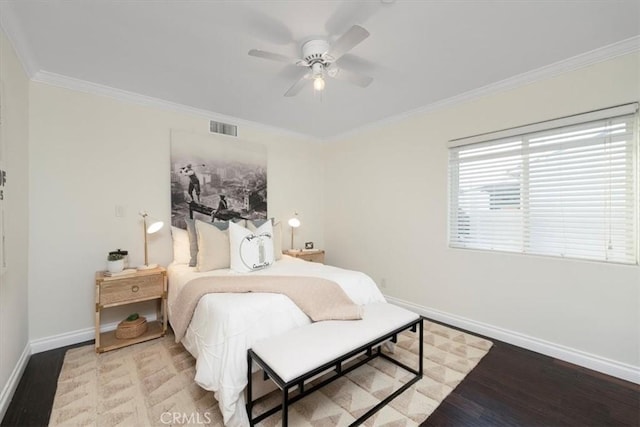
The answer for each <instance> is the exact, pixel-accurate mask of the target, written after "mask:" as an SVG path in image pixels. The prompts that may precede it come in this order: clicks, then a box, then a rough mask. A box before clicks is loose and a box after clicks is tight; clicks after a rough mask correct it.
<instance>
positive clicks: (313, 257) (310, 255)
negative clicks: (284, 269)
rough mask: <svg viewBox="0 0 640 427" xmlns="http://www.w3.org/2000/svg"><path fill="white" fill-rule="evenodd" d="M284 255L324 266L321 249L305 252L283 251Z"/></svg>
mask: <svg viewBox="0 0 640 427" xmlns="http://www.w3.org/2000/svg"><path fill="white" fill-rule="evenodd" d="M284 253H285V254H286V255H289V256H292V257H295V258H300V259H303V260H305V261H311V262H319V263H320V264H324V251H323V250H321V249H313V250H305V251H299V250H288V251H284Z"/></svg>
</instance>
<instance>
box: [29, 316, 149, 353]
mask: <svg viewBox="0 0 640 427" xmlns="http://www.w3.org/2000/svg"><path fill="white" fill-rule="evenodd" d="M144 316H145V317H146V318H147V319H149V321H153V320H156V315H155V314H145V315H144ZM118 323H119V322H113V323H105V324H103V325H101V326H100V332H107V331H113V330H114V329H116V328H117V327H118ZM95 333H96V330H95V328H94V327H91V328H84V329H78V330H75V331H71V332H65V333H62V334H58V335H53V336H50V337H45V338H38V339H36V340H32V341H31V353H32V354H36V353H42V352H43V351H47V350H53V349H54V348H60V347H65V346H68V345H73V344H78V343H81V342H84V341H90V340H93V339H95V337H96V335H95Z"/></svg>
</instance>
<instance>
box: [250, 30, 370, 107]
mask: <svg viewBox="0 0 640 427" xmlns="http://www.w3.org/2000/svg"><path fill="white" fill-rule="evenodd" d="M367 37H369V32H368V31H367V30H365V29H364V28H362V27H361V26H359V25H354V26H352V27H351V28H350V29H349V30H348V31H347V32H346V33H344V34H343V35H342V36H341V37H340V38H338V40H336V41H335V42H334V43H333V44H329V43H328V42H327V41H326V40H322V39H314V40H309V41H307V42H306V43H304V44H303V45H302V58H291V57H289V56H285V55H281V54H279V53H273V52H266V51H264V50H258V49H251V50H250V51H249V55H251V56H255V57H258V58H264V59H271V60H273V61H279V62H285V63H288V64H292V65H297V66H299V67H307V68H308V69H309V71H308V72H307V73H306V74H305V75H303V76H302V77H301V78H300V79H299V80H298V81H297V82H295V83H294V84H293V86H291V87H290V88H289V90H287V91H286V92H285V94H284V96H295V95H297V94H298V93H299V92H300V90H302V88H303V87H304V86H305V84H306V83H307V82H309V81H310V80H313V88H314V89H315V90H317V91H321V90H323V89H324V86H325V80H324V79H325V77H326V76H329V77H332V78H334V79H338V80H344V81H346V82H349V83H352V84H355V85H356V86H360V87H367V86H369V84H371V82H372V81H373V79H372V78H371V77H369V76H365V75H363V74H360V73H356V72H353V71H348V70H345V69H344V68H341V67H338V65H337V64H336V61H338V60H339V59H340V58H341V57H342V56H343V55H344V54H345V53H347V52H349V51H350V50H351V49H353V48H354V47H356V46H357V45H358V44H359V43H360V42H362V41H363V40H364V39H366V38H367Z"/></svg>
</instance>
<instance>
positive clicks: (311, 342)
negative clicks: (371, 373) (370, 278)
mask: <svg viewBox="0 0 640 427" xmlns="http://www.w3.org/2000/svg"><path fill="white" fill-rule="evenodd" d="M363 308H364V314H363V319H362V320H330V321H323V322H315V323H312V324H310V325H306V326H303V327H301V328H297V329H293V330H291V331H289V332H286V333H284V334H282V335H278V336H275V337H271V338H268V339H265V340H262V341H259V342H257V343H255V344H254V345H253V347H252V348H251V349H250V350H249V351H248V354H247V359H248V365H249V372H248V381H249V382H248V386H247V394H248V396H247V412H248V414H249V420H250V422H251V425H253V424H254V423H257V422H259V421H261V420H263V419H264V418H266V417H268V416H270V415H272V414H274V413H276V412H277V411H279V410H280V409H281V408H282V411H283V413H282V425H283V427H284V426H286V425H287V420H288V416H287V412H288V406H289V405H290V404H292V403H294V402H295V401H297V400H299V399H301V398H302V397H304V396H306V395H307V394H309V393H311V392H313V391H314V390H316V389H318V388H320V387H322V386H324V385H326V384H328V383H329V382H331V381H333V380H335V379H337V378H338V377H340V376H342V375H344V374H345V373H347V372H350V371H351V370H353V369H355V368H357V367H359V366H361V365H363V364H364V363H367V362H368V361H370V360H371V359H373V358H375V357H378V356H381V357H383V358H385V359H387V360H389V361H391V362H392V363H394V364H396V365H398V366H400V367H402V368H404V369H406V370H408V371H409V372H411V373H413V374H415V377H414V378H413V379H412V380H411V381H409V382H408V383H406V384H404V385H403V386H402V388H400V389H398V390H396V391H395V392H394V393H393V394H391V395H390V396H389V397H387V399H385V400H383V401H382V402H380V403H379V404H378V405H377V406H375V407H374V408H372V409H371V410H370V411H369V412H367V413H366V414H364V415H363V416H362V417H361V418H359V419H358V420H357V421H356V422H355V423H354V425H355V424H359V423H361V422H362V421H364V420H365V419H366V418H368V417H369V416H371V415H372V414H373V413H375V412H376V411H377V410H379V409H380V408H382V407H383V406H384V405H386V404H387V403H388V402H389V401H391V400H392V399H393V398H395V397H396V396H397V395H399V394H400V393H402V392H403V391H404V390H406V389H407V388H409V387H410V386H411V385H412V384H413V383H415V382H416V381H418V380H419V379H420V378H422V356H423V345H422V337H423V327H422V318H421V317H420V316H419V315H418V314H416V313H413V312H411V311H409V310H406V309H404V308H402V307H398V306H395V305H392V304H388V303H374V304H369V305H366V306H364V307H363ZM407 329H411V330H413V331H414V332H415V331H416V329H419V334H420V350H419V361H418V363H417V365H418V368H417V369H414V368H411V367H408V366H406V365H404V364H403V363H401V362H399V361H397V360H395V359H393V358H391V357H390V356H389V355H387V354H385V353H382V352H381V351H380V345H381V344H382V343H383V342H384V341H387V340H389V339H391V340H392V341H394V342H395V338H396V336H397V334H398V333H400V332H402V331H404V330H407ZM363 353H365V354H366V356H367V357H365V358H364V359H363V360H360V361H358V362H357V363H355V364H350V365H349V366H348V367H346V368H343V363H344V362H346V361H348V360H350V359H353V358H354V357H355V356H357V355H359V354H363ZM252 362H255V363H257V364H258V365H259V366H260V367H261V368H262V369H263V370H264V371H265V374H266V375H268V376H269V377H270V378H271V379H272V380H273V381H274V382H275V383H276V385H277V386H278V387H279V388H280V389H281V390H282V392H283V403H282V405H278V406H276V407H274V408H272V409H270V410H269V411H266V412H264V413H263V414H260V415H258V416H256V417H255V418H254V417H253V414H252V412H253V398H252V394H251V393H252V391H251V388H252V384H251V365H252ZM331 370H333V372H334V373H335V375H333V376H331V377H330V378H328V379H325V380H323V381H321V382H319V383H318V384H314V385H313V386H312V387H310V388H309V389H308V390H305V386H306V385H307V383H306V382H308V381H310V380H313V379H315V378H316V377H317V376H318V375H319V374H322V373H324V372H327V371H331ZM295 387H298V393H297V394H296V395H295V396H289V392H290V390H291V389H293V388H295Z"/></svg>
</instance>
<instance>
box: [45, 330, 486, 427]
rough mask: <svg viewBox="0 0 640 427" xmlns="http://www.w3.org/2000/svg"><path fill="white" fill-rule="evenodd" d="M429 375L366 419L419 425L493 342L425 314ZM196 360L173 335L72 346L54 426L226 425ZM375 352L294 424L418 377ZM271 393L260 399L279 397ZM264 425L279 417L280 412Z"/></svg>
mask: <svg viewBox="0 0 640 427" xmlns="http://www.w3.org/2000/svg"><path fill="white" fill-rule="evenodd" d="M424 326H425V333H424V343H425V347H424V356H425V358H424V377H423V378H422V380H420V381H418V382H417V383H416V384H414V385H413V386H412V387H410V388H409V389H408V390H406V391H405V392H404V393H402V394H401V395H400V396H398V397H396V398H395V399H394V400H393V401H392V402H391V403H390V404H388V405H387V406H385V407H384V408H383V409H382V410H380V411H379V412H378V413H376V414H375V415H373V416H372V417H371V418H369V419H368V420H367V422H366V423H365V425H366V426H382V425H384V426H394V427H395V426H417V425H419V424H420V423H421V422H423V421H424V420H425V419H426V418H427V417H428V416H429V415H430V414H431V413H432V412H433V411H434V410H435V409H436V407H437V406H438V405H439V404H440V402H442V401H443V400H444V398H445V397H446V396H447V395H448V394H449V393H450V392H451V391H452V390H453V389H454V388H455V387H456V386H457V385H458V384H459V383H460V382H461V381H462V380H463V379H464V377H465V376H466V375H467V374H468V373H469V372H470V371H471V370H472V369H473V368H474V367H475V366H476V365H477V364H478V362H479V361H480V359H482V357H483V356H484V355H485V354H487V352H488V351H489V349H490V348H491V345H492V344H491V342H490V341H487V340H484V339H481V338H478V337H475V336H473V335H469V334H465V333H463V332H460V331H457V330H454V329H450V328H447V327H444V326H442V325H439V324H436V323H432V322H428V321H425V323H424ZM416 337H417V334H413V333H410V332H406V333H403V334H402V335H400V336H399V337H398V344H397V346H396V349H395V355H394V356H395V357H396V358H399V359H400V360H401V361H404V363H406V364H407V365H409V366H416V355H417V353H418V340H417V338H416ZM194 376H195V360H194V359H193V357H191V355H190V354H189V353H188V352H187V351H186V350H185V349H184V348H183V347H182V345H181V344H176V343H175V342H174V339H173V335H170V336H166V337H164V338H161V339H157V340H153V341H147V342H145V343H141V344H137V345H134V346H130V347H125V348H122V349H119V350H115V351H111V352H107V353H103V354H101V355H97V354H96V353H95V351H94V348H93V346H85V347H79V348H75V349H72V350H69V351H68V352H67V354H66V356H65V359H64V364H63V367H62V372H61V373H60V377H59V379H58V389H57V391H56V396H55V400H54V403H53V409H52V413H51V418H50V422H49V425H50V426H65V425H74V426H77V425H83V426H88V425H92V426H105V427H107V426H163V425H165V426H166V425H174V426H176V425H180V426H182V425H193V426H196V425H197V426H201V425H209V426H222V416H221V414H220V411H219V410H218V406H217V402H216V400H215V399H214V397H213V393H212V392H208V391H206V390H203V389H201V388H200V387H199V386H198V385H197V384H195V382H194V381H193V378H194ZM411 377H412V375H411V374H408V373H407V372H406V371H404V370H403V369H401V368H398V367H397V366H396V365H393V364H391V363H389V362H387V361H385V360H384V359H381V358H376V359H374V360H373V361H371V362H369V363H368V364H366V365H363V366H361V367H360V368H358V369H355V370H354V371H352V372H350V373H349V374H347V375H345V376H344V377H342V378H340V379H338V380H336V381H334V382H333V383H331V384H329V385H327V386H326V387H324V388H322V389H320V390H318V391H316V392H315V393H313V394H311V395H310V396H307V397H305V398H304V399H301V400H300V401H298V402H296V403H295V404H294V405H292V406H291V407H290V410H289V425H291V426H304V427H306V426H314V427H315V426H318V427H321V426H327V427H329V426H331V427H333V426H343V425H344V426H346V425H349V424H350V423H351V422H352V421H354V420H355V419H356V418H358V417H359V416H360V415H362V414H364V413H365V412H367V410H368V409H369V408H371V407H372V406H374V405H375V404H376V403H377V402H379V401H381V400H382V399H384V398H385V397H386V396H388V395H389V394H391V393H392V392H393V390H395V389H397V388H399V384H401V383H404V382H406V381H408V380H409V379H411ZM279 399H280V394H279V393H272V395H270V396H268V397H267V398H265V399H264V400H263V401H261V402H260V404H259V405H258V406H256V410H258V411H260V412H262V410H263V409H264V408H268V407H271V406H274V405H275V404H276V403H278V402H279ZM259 425H260V426H263V427H269V426H276V425H280V414H279V413H278V414H275V415H273V416H271V417H269V418H267V419H265V420H264V421H262V422H261V423H260V424H259Z"/></svg>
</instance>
